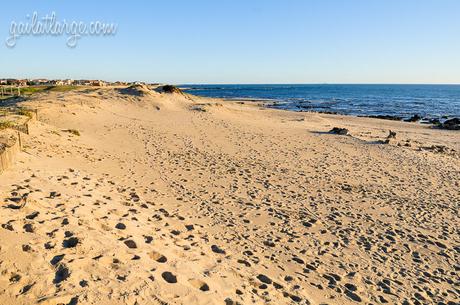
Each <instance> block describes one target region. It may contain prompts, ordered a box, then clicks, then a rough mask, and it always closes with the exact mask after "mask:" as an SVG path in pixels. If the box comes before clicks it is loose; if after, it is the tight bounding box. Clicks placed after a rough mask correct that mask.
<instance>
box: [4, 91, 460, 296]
mask: <svg viewBox="0 0 460 305" xmlns="http://www.w3.org/2000/svg"><path fill="white" fill-rule="evenodd" d="M159 91H160V90H153V89H152V90H151V89H149V88H147V87H145V86H137V87H131V88H128V89H126V88H113V87H108V88H99V89H81V90H74V91H68V92H43V93H38V94H36V95H33V96H32V97H31V98H30V99H28V100H27V101H26V102H24V103H22V104H21V106H23V107H27V108H29V109H37V113H38V120H37V121H34V122H33V123H31V128H30V135H23V137H22V141H23V151H22V152H21V153H20V154H19V155H18V159H17V161H16V163H15V164H14V166H12V167H11V168H9V169H8V170H6V171H5V172H4V173H2V174H1V175H0V198H1V203H2V206H1V207H0V224H1V227H0V304H2V305H13V304H43V305H45V304H46V305H48V304H53V305H54V304H71V305H74V304H98V305H99V304H107V305H109V304H110V305H118V304H129V305H135V304H137V305H142V304H226V305H231V304H274V305H275V304H449V305H452V304H459V302H460V236H459V233H460V231H459V223H460V217H459V204H460V136H459V132H458V131H448V130H439V129H433V128H431V126H429V125H423V124H419V123H406V122H395V121H385V120H377V119H370V118H357V117H350V116H339V115H328V114H319V113H308V112H289V111H281V110H273V109H267V108H264V107H262V106H261V105H259V104H258V103H252V102H247V101H241V102H237V101H223V100H219V99H210V98H199V97H195V96H191V95H187V94H183V93H180V92H178V93H172V94H171V93H162V92H159ZM333 127H339V128H347V129H348V130H349V134H350V135H348V136H343V135H336V134H331V133H329V131H330V130H331V129H332V128H333ZM390 130H391V131H393V132H396V137H395V138H392V139H390V140H389V143H388V144H383V142H385V140H386V138H387V136H388V134H389V131H390Z"/></svg>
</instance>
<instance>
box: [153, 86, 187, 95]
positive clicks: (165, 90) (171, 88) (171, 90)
mask: <svg viewBox="0 0 460 305" xmlns="http://www.w3.org/2000/svg"><path fill="white" fill-rule="evenodd" d="M155 91H156V92H158V93H170V94H173V93H177V94H184V93H183V92H182V90H180V89H179V88H177V87H176V86H172V85H164V86H160V87H157V88H156V89H155Z"/></svg>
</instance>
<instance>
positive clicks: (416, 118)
mask: <svg viewBox="0 0 460 305" xmlns="http://www.w3.org/2000/svg"><path fill="white" fill-rule="evenodd" d="M421 119H422V117H421V116H419V115H418V114H414V115H413V116H412V117H410V118H408V119H405V120H404V122H418V121H420V120H421Z"/></svg>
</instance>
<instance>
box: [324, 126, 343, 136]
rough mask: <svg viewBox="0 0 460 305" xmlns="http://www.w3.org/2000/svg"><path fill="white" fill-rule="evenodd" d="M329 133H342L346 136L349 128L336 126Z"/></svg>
mask: <svg viewBox="0 0 460 305" xmlns="http://www.w3.org/2000/svg"><path fill="white" fill-rule="evenodd" d="M329 133H333V134H337V135H341V136H346V135H348V129H346V128H339V127H334V128H332V129H331V131H329Z"/></svg>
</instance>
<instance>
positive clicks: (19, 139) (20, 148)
mask: <svg viewBox="0 0 460 305" xmlns="http://www.w3.org/2000/svg"><path fill="white" fill-rule="evenodd" d="M18 141H19V150H22V140H21V132H19V131H18Z"/></svg>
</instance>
